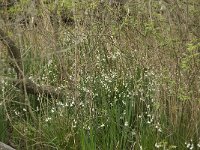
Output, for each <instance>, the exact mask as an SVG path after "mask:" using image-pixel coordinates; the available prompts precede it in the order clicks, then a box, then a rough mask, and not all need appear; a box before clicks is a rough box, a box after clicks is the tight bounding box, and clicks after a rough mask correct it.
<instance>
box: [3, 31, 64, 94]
mask: <svg viewBox="0 0 200 150" xmlns="http://www.w3.org/2000/svg"><path fill="white" fill-rule="evenodd" d="M0 41H2V43H3V44H4V45H5V46H6V47H7V50H8V54H9V57H10V59H11V63H10V66H11V67H12V68H14V70H15V72H16V73H17V79H16V81H15V82H14V83H15V86H16V87H17V88H19V89H21V90H24V88H25V89H26V92H27V93H28V94H34V95H39V94H43V95H46V96H48V97H54V98H58V97H62V96H64V94H63V92H62V91H61V90H59V89H58V88H55V87H53V86H41V85H38V84H36V83H34V82H33V81H32V80H30V79H28V78H26V77H25V75H24V71H23V65H22V64H23V62H22V58H21V51H20V49H19V48H18V47H17V46H16V44H15V42H14V41H13V40H12V39H11V38H10V37H9V36H8V35H7V34H6V33H5V32H4V31H3V30H2V29H0Z"/></svg>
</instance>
